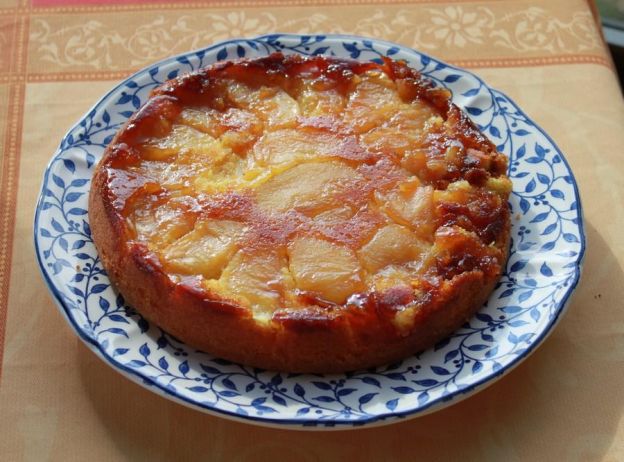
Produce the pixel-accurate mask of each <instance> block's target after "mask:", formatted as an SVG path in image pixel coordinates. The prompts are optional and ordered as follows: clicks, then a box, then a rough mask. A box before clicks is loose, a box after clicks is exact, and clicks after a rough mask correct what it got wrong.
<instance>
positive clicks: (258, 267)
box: [220, 250, 293, 318]
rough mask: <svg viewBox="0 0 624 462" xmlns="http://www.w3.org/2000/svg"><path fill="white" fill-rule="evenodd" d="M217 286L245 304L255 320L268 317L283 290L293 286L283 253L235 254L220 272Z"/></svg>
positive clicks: (277, 303)
mask: <svg viewBox="0 0 624 462" xmlns="http://www.w3.org/2000/svg"><path fill="white" fill-rule="evenodd" d="M220 282H221V283H222V284H223V285H224V287H226V288H227V289H228V290H229V291H230V292H231V293H232V294H233V295H234V296H236V297H242V298H244V299H245V300H247V302H248V303H249V305H250V307H251V308H252V310H254V315H255V316H256V317H258V318H263V317H266V316H268V315H270V313H272V311H273V310H274V309H275V308H277V306H278V305H279V302H280V297H281V296H282V294H283V293H284V291H285V289H286V288H287V287H288V288H291V287H292V285H293V284H292V279H291V278H290V275H289V273H288V260H287V259H286V255H285V252H283V251H281V252H280V251H275V250H263V251H259V252H253V253H247V252H245V251H243V250H241V251H239V252H238V253H237V254H236V255H235V256H234V258H232V260H231V261H230V263H229V264H228V265H227V267H226V268H225V269H224V270H223V274H222V275H221V279H220Z"/></svg>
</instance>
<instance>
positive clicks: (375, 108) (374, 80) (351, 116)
mask: <svg viewBox="0 0 624 462" xmlns="http://www.w3.org/2000/svg"><path fill="white" fill-rule="evenodd" d="M402 104H403V101H402V100H401V98H400V97H399V95H398V93H397V92H396V86H395V84H394V82H393V81H392V80H390V78H389V77H388V76H387V75H386V74H384V73H382V72H369V73H367V74H364V75H362V76H361V81H360V82H359V83H358V84H357V87H356V89H355V91H354V92H352V93H351V94H350V95H349V101H348V102H347V105H346V107H345V110H344V123H345V125H347V126H350V127H352V128H353V130H354V131H355V132H356V133H364V132H367V131H368V130H370V129H372V128H375V127H378V126H380V125H382V124H383V123H384V122H385V121H387V120H388V119H390V117H392V115H393V114H396V113H397V112H398V110H399V107H400V106H401V105H402Z"/></svg>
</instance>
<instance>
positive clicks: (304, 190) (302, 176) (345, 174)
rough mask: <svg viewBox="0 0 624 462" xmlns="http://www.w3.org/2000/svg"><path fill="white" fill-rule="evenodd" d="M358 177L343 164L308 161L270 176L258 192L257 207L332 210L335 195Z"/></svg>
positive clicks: (280, 209) (279, 209)
mask: <svg viewBox="0 0 624 462" xmlns="http://www.w3.org/2000/svg"><path fill="white" fill-rule="evenodd" d="M356 178H358V174H357V173H356V172H355V170H354V169H352V168H350V167H348V166H346V165H344V164H343V163H341V162H308V163H304V164H299V165H296V166H295V167H293V168H291V169H288V170H286V171H284V172H282V173H280V174H278V175H275V176H273V177H271V178H270V179H269V180H268V181H266V182H265V183H263V184H261V185H260V186H259V187H258V188H257V190H256V197H257V201H258V205H259V206H260V207H261V208H262V209H264V210H269V211H286V210H289V209H299V210H305V209H316V208H330V207H332V206H333V204H332V200H331V198H332V196H335V195H336V194H337V192H339V191H340V190H341V186H342V185H344V184H345V182H346V181H348V180H353V179H356Z"/></svg>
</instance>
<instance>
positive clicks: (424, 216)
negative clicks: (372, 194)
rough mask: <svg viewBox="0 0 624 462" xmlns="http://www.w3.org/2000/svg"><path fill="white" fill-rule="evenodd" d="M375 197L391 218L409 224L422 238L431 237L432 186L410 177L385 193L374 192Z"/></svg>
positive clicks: (428, 238) (432, 229) (429, 238)
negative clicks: (424, 184)
mask: <svg viewBox="0 0 624 462" xmlns="http://www.w3.org/2000/svg"><path fill="white" fill-rule="evenodd" d="M376 198H377V201H378V202H379V203H380V205H381V207H382V209H383V210H384V211H385V212H386V213H387V214H388V216H390V218H392V220H394V221H395V222H397V223H399V224H402V225H406V226H409V227H410V228H412V229H413V230H414V232H415V233H416V234H417V235H418V236H419V237H420V238H422V239H427V240H432V239H433V231H434V228H433V187H431V186H422V185H421V184H420V181H419V180H418V179H416V178H410V179H409V180H408V181H405V182H403V183H401V184H399V185H398V187H397V188H395V189H394V190H392V191H390V192H388V193H386V194H383V195H382V194H379V193H378V194H376Z"/></svg>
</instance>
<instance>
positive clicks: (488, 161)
mask: <svg viewBox="0 0 624 462" xmlns="http://www.w3.org/2000/svg"><path fill="white" fill-rule="evenodd" d="M449 98H450V94H449V93H448V91H446V90H442V89H436V88H433V87H432V86H431V85H430V84H429V83H428V82H427V81H425V80H423V79H422V78H421V77H420V75H419V74H418V73H417V72H415V71H413V70H411V69H409V68H408V67H407V66H405V65H404V64H402V63H397V62H392V61H389V60H388V61H387V62H385V63H384V64H382V65H378V64H374V63H356V62H352V61H346V60H337V59H328V58H323V57H313V58H303V57H300V56H290V57H283V56H282V55H279V54H275V55H271V56H269V57H267V58H261V59H257V60H253V61H241V62H238V63H225V64H218V65H216V66H213V67H211V68H207V69H204V70H201V71H199V72H196V73H194V74H190V75H186V76H182V77H179V78H177V79H174V80H172V81H170V82H167V83H166V84H164V85H163V86H162V87H160V88H158V89H156V90H155V91H154V93H153V96H152V98H151V99H150V100H149V101H148V103H147V104H146V105H145V106H144V107H143V108H142V109H141V110H140V111H139V112H138V113H137V114H136V115H135V116H134V117H133V118H132V119H131V120H130V122H129V124H128V125H127V126H126V128H125V130H123V131H122V132H120V135H119V136H118V137H117V138H116V140H115V141H114V143H113V144H112V145H111V146H110V147H109V150H108V156H107V157H106V159H105V161H104V163H105V166H106V169H107V170H106V171H107V174H108V179H109V182H108V187H109V189H110V191H111V194H112V195H113V197H114V201H113V204H114V207H115V208H116V209H117V212H118V213H119V214H120V215H121V216H122V217H124V219H125V220H126V223H127V229H128V234H129V238H130V240H131V241H133V242H137V243H141V245H145V246H146V247H147V249H149V251H150V252H152V253H153V254H154V255H155V256H156V257H157V258H156V260H155V261H156V262H157V264H159V265H161V267H162V268H163V269H164V270H165V271H166V272H168V273H169V274H171V275H172V276H173V277H174V278H178V280H180V281H187V280H189V278H195V279H193V280H194V281H196V283H195V286H197V287H196V290H210V291H211V292H212V293H217V294H219V295H220V296H221V297H223V298H224V299H226V300H227V299H229V300H234V301H236V302H237V303H239V304H241V305H243V306H245V307H246V308H248V309H249V310H251V311H252V313H253V315H254V317H255V318H257V319H258V320H264V321H270V320H271V318H272V315H273V313H274V312H275V313H276V316H277V318H279V317H280V316H281V317H284V313H286V312H288V313H290V314H289V315H288V316H289V317H290V318H292V317H293V316H295V317H296V315H295V314H293V313H296V312H297V310H303V311H305V312H308V311H310V310H312V311H314V310H317V311H318V310H325V311H326V312H327V313H329V312H330V311H332V310H335V309H337V308H338V307H342V309H345V310H349V309H355V310H357V306H360V305H361V306H365V305H366V306H368V305H369V304H370V303H376V304H377V306H378V307H379V309H381V310H382V311H383V310H385V309H386V308H384V307H387V306H390V305H392V307H394V308H392V307H390V308H388V310H390V311H392V313H396V312H399V311H401V310H402V308H401V307H406V306H417V305H418V300H419V299H421V298H422V297H423V296H424V295H422V294H424V293H427V294H428V295H427V297H432V296H433V295H432V293H433V292H431V291H429V292H427V291H425V290H424V289H423V287H425V286H427V287H429V286H431V285H432V284H433V285H435V284H439V281H440V280H444V279H446V280H450V279H452V278H453V277H455V276H457V275H459V274H462V273H464V272H471V271H480V272H482V273H483V274H484V275H486V276H487V277H490V276H491V275H492V274H494V273H495V272H496V271H497V268H498V267H497V266H496V263H497V262H500V261H502V259H503V252H504V251H505V250H506V249H502V248H501V247H502V244H504V242H503V240H502V236H503V231H504V228H505V226H508V219H509V218H508V216H509V211H508V208H507V204H506V199H507V197H508V194H509V191H510V183H509V180H508V179H507V178H506V177H505V171H506V167H507V163H506V159H505V158H504V157H503V156H502V155H501V154H499V153H498V152H496V149H495V147H494V146H493V145H492V143H491V142H489V141H488V140H487V139H486V138H485V137H484V136H483V135H481V134H480V133H479V131H478V130H477V129H476V128H475V126H474V125H473V124H472V123H471V122H470V121H469V120H468V119H467V118H466V116H465V115H464V114H463V113H462V112H461V111H460V110H459V109H457V108H456V107H455V106H453V105H452V104H451V103H450V99H449ZM197 281H199V282H197ZM436 281H437V282H436ZM198 284H199V285H198ZM202 288H203V289H202ZM419 297H420V298H419ZM354 300H357V301H358V303H355V304H354V303H353V301H354ZM306 310H307V311H306ZM327 310H329V311H327ZM303 311H302V312H303ZM332 312H333V311H332ZM328 315H329V314H328ZM393 316H394V315H393ZM277 318H276V319H277ZM403 318H406V316H403V317H402V318H401V321H400V322H401V323H404V322H405V320H404V319H403ZM398 319H399V318H398V317H397V320H398ZM406 319H407V318H406ZM397 322H399V321H397ZM402 328H403V327H402Z"/></svg>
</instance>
